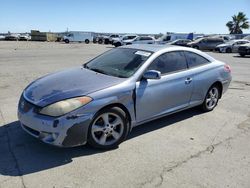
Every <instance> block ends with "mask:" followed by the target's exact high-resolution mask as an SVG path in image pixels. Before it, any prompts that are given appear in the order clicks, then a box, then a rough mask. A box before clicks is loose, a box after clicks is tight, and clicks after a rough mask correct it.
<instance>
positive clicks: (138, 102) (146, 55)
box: [18, 44, 231, 149]
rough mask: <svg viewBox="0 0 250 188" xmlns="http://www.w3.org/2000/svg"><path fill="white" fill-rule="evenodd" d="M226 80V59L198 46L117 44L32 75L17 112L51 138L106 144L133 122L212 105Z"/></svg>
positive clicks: (37, 133)
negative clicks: (81, 60) (65, 66)
mask: <svg viewBox="0 0 250 188" xmlns="http://www.w3.org/2000/svg"><path fill="white" fill-rule="evenodd" d="M230 81H231V69H230V67H229V66H228V65H227V64H225V63H223V62H221V61H218V60H215V59H214V58H212V57H211V56H209V55H207V54H206V53H203V52H201V51H199V50H196V49H192V48H186V47H179V46H172V45H154V44H152V45H128V46H122V47H119V48H114V49H112V50H109V51H107V52H105V53H103V54H101V55H99V56H97V57H96V58H94V59H92V60H90V61H89V62H87V63H86V64H84V65H82V66H80V67H76V68H71V69H68V70H64V71H61V72H57V73H53V74H49V75H47V76H44V77H42V78H39V79H37V80H36V81H34V82H32V83H31V84H30V85H28V86H27V87H26V88H25V89H24V91H23V93H22V94H21V97H20V101H19V105H18V118H19V120H20V123H21V127H22V128H23V129H24V130H25V131H26V132H27V133H29V134H30V135H32V136H34V137H36V138H37V139H39V140H41V141H43V142H45V143H48V144H51V145H55V146H61V147H71V146H78V145H83V144H86V143H88V144H90V145H91V146H93V147H96V148H101V149H112V148H115V147H117V146H118V145H119V144H120V143H121V142H122V141H124V140H125V139H126V137H127V135H128V133H129V132H130V131H131V130H132V128H133V127H135V126H137V125H141V124H144V123H145V122H149V121H152V120H155V119H157V118H160V117H163V116H166V115H169V114H172V113H175V112H179V111H181V110H185V109H188V108H192V107H195V106H200V107H201V109H202V110H203V111H205V112H208V111H212V110H213V109H214V108H215V107H216V105H217V104H218V101H219V99H220V98H221V97H222V95H223V93H224V92H225V91H226V90H227V89H228V86H229V84H230Z"/></svg>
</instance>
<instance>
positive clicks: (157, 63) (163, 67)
mask: <svg viewBox="0 0 250 188" xmlns="http://www.w3.org/2000/svg"><path fill="white" fill-rule="evenodd" d="M185 69H187V62H186V59H185V56H184V54H183V52H181V51H176V52H167V53H165V54H162V55H160V56H159V57H157V58H156V59H155V60H154V61H153V62H152V63H151V65H150V66H149V67H148V70H157V71H160V72H161V74H162V75H163V74H168V73H172V72H177V71H180V70H185Z"/></svg>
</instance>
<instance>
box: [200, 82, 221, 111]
mask: <svg viewBox="0 0 250 188" xmlns="http://www.w3.org/2000/svg"><path fill="white" fill-rule="evenodd" d="M219 99H220V88H219V87H218V85H212V86H211V87H210V88H209V90H208V92H207V94H206V97H205V99H204V102H203V104H202V110H203V111H204V112H209V111H212V110H213V109H214V108H215V107H216V106H217V104H218V101H219Z"/></svg>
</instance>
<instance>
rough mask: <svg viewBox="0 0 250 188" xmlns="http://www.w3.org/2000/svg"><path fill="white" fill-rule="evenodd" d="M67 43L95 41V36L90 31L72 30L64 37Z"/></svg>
mask: <svg viewBox="0 0 250 188" xmlns="http://www.w3.org/2000/svg"><path fill="white" fill-rule="evenodd" d="M63 41H64V42H65V43H69V42H85V43H86V44H88V43H90V42H93V36H92V34H91V33H88V32H78V31H70V32H69V33H68V34H67V35H66V36H64V37H63Z"/></svg>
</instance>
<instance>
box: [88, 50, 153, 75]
mask: <svg viewBox="0 0 250 188" xmlns="http://www.w3.org/2000/svg"><path fill="white" fill-rule="evenodd" d="M151 54H152V53H151V52H148V51H142V50H137V49H129V48H116V49H112V50H110V51H108V52H105V53H104V54H102V55H100V56H98V57H96V58H95V59H93V60H91V61H90V62H89V63H87V64H85V65H84V67H85V68H87V69H90V70H93V71H95V72H99V73H102V74H106V75H111V76H115V77H121V78H128V77H130V76H132V75H133V74H134V73H135V72H136V71H137V70H138V68H139V67H140V66H141V65H142V64H143V63H144V62H145V61H146V60H147V59H148V58H149V56H150V55H151Z"/></svg>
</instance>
